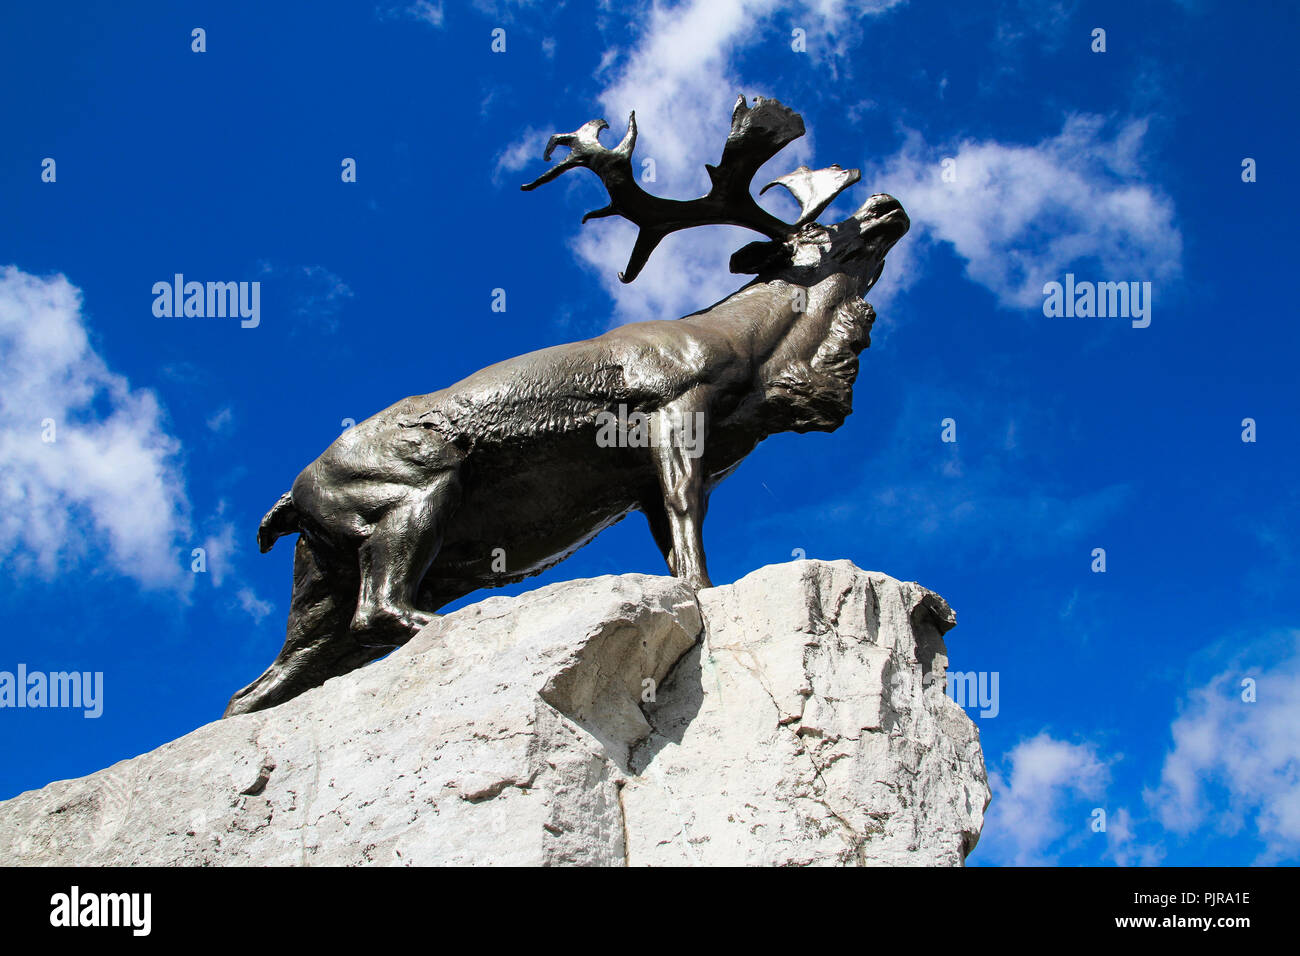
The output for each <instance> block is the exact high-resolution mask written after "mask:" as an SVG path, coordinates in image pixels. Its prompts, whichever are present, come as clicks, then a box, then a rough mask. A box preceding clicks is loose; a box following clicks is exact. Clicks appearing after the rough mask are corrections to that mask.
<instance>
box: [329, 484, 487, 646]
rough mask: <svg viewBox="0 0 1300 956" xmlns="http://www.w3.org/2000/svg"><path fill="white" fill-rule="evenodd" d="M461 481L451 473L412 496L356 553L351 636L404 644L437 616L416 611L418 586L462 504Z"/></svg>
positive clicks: (369, 641) (385, 518)
mask: <svg viewBox="0 0 1300 956" xmlns="http://www.w3.org/2000/svg"><path fill="white" fill-rule="evenodd" d="M460 497H461V486H460V476H459V474H458V472H457V470H456V469H454V468H448V469H447V470H445V471H443V472H441V473H440V474H438V476H437V477H435V478H434V479H433V480H432V481H431V482H429V484H428V485H427V486H426V487H423V488H418V489H411V490H410V494H409V495H408V496H407V497H406V498H405V499H403V500H402V501H401V502H400V503H398V504H396V505H394V506H393V507H392V508H390V509H389V510H388V511H387V513H385V514H384V516H383V517H382V518H381V519H380V520H379V521H377V522H375V525H374V527H373V528H371V530H370V533H369V535H368V536H367V538H366V540H365V541H364V542H363V543H362V545H361V547H360V548H359V549H358V552H357V558H358V566H359V571H360V577H361V580H360V590H359V594H358V597H357V606H356V613H355V615H354V616H353V618H352V625H351V633H352V636H353V638H354V639H355V640H357V641H359V642H361V643H364V644H376V645H386V646H387V647H389V648H390V649H391V648H393V647H397V646H400V645H402V644H405V643H406V642H407V641H408V640H410V639H411V637H413V636H414V635H415V633H416V632H417V631H419V630H420V628H422V627H424V626H425V625H426V624H428V623H430V622H431V621H433V620H434V618H435V617H436V615H434V614H431V613H430V612H428V611H423V610H420V609H419V608H418V607H417V606H416V599H417V595H418V593H419V590H420V584H421V582H422V581H423V580H424V576H425V574H427V573H428V570H429V566H430V565H431V564H433V559H434V558H435V557H436V556H437V554H438V549H439V547H441V545H442V535H443V532H444V531H445V530H446V528H447V522H448V520H449V519H450V517H451V515H452V513H453V512H454V511H455V509H456V507H457V505H459V504H460Z"/></svg>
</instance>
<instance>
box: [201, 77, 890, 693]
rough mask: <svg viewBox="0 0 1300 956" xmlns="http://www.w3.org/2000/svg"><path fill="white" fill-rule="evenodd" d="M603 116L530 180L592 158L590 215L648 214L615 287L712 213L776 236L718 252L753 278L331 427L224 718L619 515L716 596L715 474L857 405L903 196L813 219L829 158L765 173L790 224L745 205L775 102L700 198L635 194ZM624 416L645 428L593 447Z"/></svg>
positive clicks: (319, 674) (830, 190) (346, 661)
mask: <svg viewBox="0 0 1300 956" xmlns="http://www.w3.org/2000/svg"><path fill="white" fill-rule="evenodd" d="M605 125H606V124H605V123H604V121H601V120H594V121H592V122H591V123H588V124H586V125H585V126H584V127H582V128H581V129H579V130H578V131H577V132H575V133H570V134H564V135H559V136H555V137H552V139H551V143H550V144H549V145H548V147H547V151H546V156H547V158H548V159H549V158H550V154H551V152H552V150H553V149H554V148H555V147H556V146H557V145H558V146H568V147H569V149H570V152H569V155H568V156H567V157H566V158H565V159H564V160H563V161H562V162H560V163H559V164H557V165H556V166H554V167H552V168H551V169H550V170H548V171H547V172H546V173H545V174H543V175H542V176H541V177H540V178H539V179H538V180H536V181H534V182H533V183H530V184H528V185H527V186H525V187H524V188H525V189H531V188H535V187H536V186H538V185H541V184H542V183H545V182H549V181H550V180H551V179H554V178H555V177H556V176H557V175H559V174H560V173H562V172H564V171H565V170H566V169H569V168H573V167H576V166H585V167H587V168H590V169H592V170H594V171H595V172H596V173H597V174H598V175H599V176H600V177H601V179H602V181H603V182H604V184H605V186H606V188H607V190H608V192H609V194H610V199H611V202H610V205H609V206H608V207H606V208H604V209H601V210H598V211H597V212H595V213H589V214H588V216H587V217H585V218H591V217H593V216H605V215H614V214H617V215H622V216H624V217H626V218H628V219H630V220H631V221H633V222H635V223H636V224H637V225H639V226H640V234H639V236H638V240H637V243H636V245H635V247H634V249H633V252H632V257H631V260H630V261H629V263H628V268H627V270H625V272H624V273H622V274H621V276H620V277H621V278H622V279H623V280H624V281H628V282H630V281H632V280H633V279H634V278H635V277H636V275H637V273H638V272H639V271H640V269H641V267H642V266H643V265H644V264H645V261H646V259H647V258H648V257H649V255H650V253H651V252H652V251H653V249H654V247H655V245H656V244H657V243H658V242H659V240H660V239H662V238H663V236H665V235H667V234H668V233H670V232H672V231H675V230H677V229H682V228H686V227H688V226H691V225H702V224H707V223H731V224H736V225H744V226H749V227H750V228H752V229H755V230H756V231H758V232H761V233H763V234H765V235H766V236H767V237H768V238H767V240H765V241H760V242H756V243H751V244H750V245H749V246H746V247H745V248H744V249H742V250H740V251H739V252H738V253H736V254H735V255H734V256H733V257H732V271H735V272H742V273H751V274H755V275H756V278H754V279H753V281H751V282H750V283H749V284H747V285H746V286H744V287H743V288H742V289H740V290H739V291H737V292H736V293H734V294H733V295H731V296H729V297H727V298H726V299H724V300H722V301H721V302H718V303H717V304H715V305H713V306H712V307H710V308H707V309H704V310H702V311H700V312H697V313H695V314H693V315H690V316H687V317H685V318H682V319H676V320H669V321H652V322H641V323H636V324H632V325H625V326H621V327H619V328H616V329H613V330H612V331H610V332H607V333H605V334H604V335H601V336H599V337H597V338H594V339H589V340H587V341H583V342H574V343H570V344H565V345H557V346H554V347H552V348H546V349H542V350H540V351H537V352H531V353H528V354H526V355H521V356H518V357H517V358H512V359H508V360H507V361H504V362H500V363H498V364H496V365H492V366H490V367H488V368H485V369H483V370H482V371H480V372H476V373H475V374H473V375H471V376H469V377H468V378H466V379H464V380H463V381H461V382H457V383H456V384H454V385H451V386H449V387H447V388H445V389H442V390H441V391H437V392H432V393H430V394H428V395H419V396H413V397H411V398H406V399H403V400H402V401H400V402H398V403H397V404H395V405H392V406H390V407H389V408H386V409H384V410H383V411H381V412H379V413H378V414H376V415H374V416H372V417H371V418H369V419H367V420H365V421H364V422H362V423H360V424H358V425H356V426H354V427H353V428H350V429H349V430H347V431H346V432H344V433H343V434H342V435H341V436H340V437H339V438H338V439H337V440H336V441H335V442H334V443H333V444H332V445H331V446H330V447H329V448H328V449H326V451H325V452H324V453H323V454H322V455H321V456H320V457H319V458H318V459H316V461H314V462H313V463H312V464H311V465H309V466H308V467H307V468H306V469H304V470H303V472H302V473H301V474H300V475H299V476H298V478H297V480H295V481H294V483H293V487H292V489H291V490H290V491H289V492H288V493H287V494H285V495H284V496H282V497H281V499H280V501H279V502H278V503H277V504H276V505H275V507H274V508H272V509H271V511H270V512H269V513H268V514H267V515H266V517H265V518H264V519H263V520H262V524H261V527H260V528H259V531H258V543H259V546H260V548H261V550H263V551H267V550H269V549H270V548H271V546H272V545H273V544H274V542H275V540H276V539H277V538H278V537H280V536H282V535H285V534H290V533H297V534H298V536H299V537H298V542H297V550H296V552H295V558H294V586H293V597H292V603H291V607H290V613H289V620H288V626H287V637H286V641H285V644H284V647H283V649H282V650H281V651H280V654H279V656H278V657H277V658H276V660H275V661H274V663H272V665H271V667H270V668H268V669H267V671H266V672H265V673H264V674H263V675H262V676H261V677H259V678H258V679H257V680H256V681H254V682H253V683H252V684H250V685H249V686H248V687H246V688H244V689H243V690H241V691H240V692H239V693H237V694H236V695H235V696H234V697H233V698H232V699H231V701H230V705H229V707H228V708H227V711H226V714H227V716H229V715H231V714H237V713H244V712H248V711H253V710H258V709H261V708H264V707H269V706H273V705H274V704H277V703H280V702H282V701H284V700H287V699H289V698H291V697H293V696H296V695H297V694H299V693H301V692H302V691H304V690H307V689H309V688H311V687H314V686H317V685H319V684H320V683H322V682H323V681H325V680H326V679H328V678H329V677H332V676H335V675H337V674H341V673H344V672H346V671H348V670H351V669H353V668H355V667H358V666H360V665H362V664H364V663H367V662H368V661H371V660H374V659H375V658H377V657H379V656H382V655H383V654H386V653H388V652H389V651H390V650H392V649H393V648H395V647H397V646H400V645H401V644H403V643H405V641H407V640H409V639H410V637H411V636H412V635H413V634H414V633H415V632H416V631H418V630H419V629H420V628H421V627H422V626H424V625H425V624H427V623H428V622H429V621H430V620H432V619H433V616H434V615H433V612H434V611H436V610H437V609H438V608H440V607H443V606H444V605H446V604H448V603H450V602H451V601H454V600H456V599H457V598H459V597H462V596H463V595H466V594H469V593H470V592H472V591H475V590H478V589H479V588H488V587H496V586H500V585H502V584H506V583H510V582H514V581H518V580H521V579H523V578H525V577H527V576H529V575H533V574H537V573H539V572H541V571H543V570H545V569H546V568H549V567H551V566H553V565H554V564H556V563H558V562H559V561H562V560H563V559H564V558H566V557H568V556H569V555H570V554H572V553H573V552H574V551H576V550H577V549H578V548H580V547H582V546H583V545H585V544H586V543H587V542H589V541H590V540H591V539H592V538H594V537H595V536H596V535H597V534H599V533H600V532H601V531H602V530H603V529H605V528H607V527H609V526H610V525H612V524H614V523H615V522H617V521H619V520H621V519H622V518H624V517H625V516H626V515H627V514H629V513H630V512H632V511H641V512H642V513H643V514H644V515H645V516H646V519H647V522H648V524H649V527H650V531H651V534H652V535H653V537H654V540H655V542H656V544H657V545H658V547H659V549H660V551H661V552H662V553H663V556H664V559H665V561H666V563H667V565H668V568H669V570H670V572H671V573H672V574H674V575H675V576H677V577H679V578H682V579H684V580H685V581H687V582H688V583H689V584H690V585H692V586H693V587H695V588H697V589H698V588H707V587H710V586H711V584H710V581H709V575H708V570H707V565H706V561H705V553H704V542H703V537H702V526H703V522H704V515H705V512H706V510H707V506H708V500H709V495H710V493H711V492H712V490H713V489H714V487H716V486H717V484H718V483H719V482H721V481H722V479H724V478H725V477H727V476H728V475H729V474H731V472H732V471H734V470H735V469H736V467H737V466H738V465H739V464H740V462H741V461H742V460H743V459H744V457H745V456H746V455H747V454H749V452H750V451H752V450H753V449H754V447H755V446H756V445H757V444H758V442H759V441H761V440H762V439H763V438H765V437H767V436H768V435H771V434H774V433H776V432H780V431H796V432H804V431H811V430H818V431H832V430H834V429H835V428H837V427H838V426H839V425H840V424H841V423H842V422H843V421H844V418H845V416H847V415H848V414H849V413H850V412H851V411H852V385H853V382H854V379H855V377H856V375H857V371H858V353H859V352H861V350H862V349H863V348H865V347H866V346H867V345H868V344H869V341H870V338H869V336H870V330H871V324H872V321H873V319H874V313H873V311H872V309H871V306H869V305H868V304H867V303H866V302H865V301H864V300H863V299H862V295H864V294H865V293H866V291H867V290H869V289H870V288H871V286H872V285H874V284H875V282H876V280H877V279H878V278H879V276H880V273H881V269H882V268H883V265H884V258H885V254H886V253H887V252H888V251H889V249H890V248H891V247H892V246H893V245H894V243H895V242H897V241H898V239H899V238H901V237H902V236H903V234H904V233H906V231H907V229H908V219H907V216H906V214H905V213H904V212H903V209H902V207H901V205H900V204H899V203H898V201H897V200H895V199H894V198H892V197H890V196H885V195H875V196H872V197H871V198H870V199H868V200H867V202H866V203H864V204H863V205H862V206H861V208H859V209H858V210H857V211H856V212H855V213H853V215H851V216H850V217H848V218H847V219H845V220H843V221H842V222H839V223H835V224H833V225H830V226H823V225H821V224H819V223H817V222H815V221H814V220H815V217H816V216H817V215H818V214H819V213H820V212H821V211H822V210H823V209H825V207H826V206H827V205H828V204H829V203H830V201H831V199H833V198H834V196H835V195H836V194H838V193H839V192H840V191H842V190H843V189H845V188H847V187H848V186H849V185H852V184H853V183H855V182H856V181H857V179H858V172H857V170H842V169H840V168H839V167H837V166H832V167H830V168H829V169H825V170H817V171H810V170H808V169H806V168H800V169H799V170H797V171H796V172H794V173H791V174H790V175H788V176H785V177H782V178H781V179H779V180H776V183H779V184H781V185H783V186H785V187H787V188H788V189H789V190H790V191H791V193H793V194H794V196H795V198H796V199H798V200H799V201H800V204H801V206H802V210H803V211H802V213H801V215H800V217H799V219H798V220H797V221H796V222H795V223H793V224H787V223H784V222H781V221H780V220H778V219H776V218H775V217H773V216H771V215H770V214H769V213H767V212H766V211H765V210H763V209H762V208H761V207H759V206H758V204H757V203H756V202H755V201H754V199H753V197H752V196H751V195H750V192H749V188H750V186H749V184H750V181H751V179H752V178H753V175H754V173H755V172H756V171H757V170H758V168H759V166H761V165H762V164H763V163H764V162H766V160H767V159H769V158H770V157H771V156H772V155H775V153H776V152H777V150H779V149H780V148H781V147H783V146H784V145H786V143H788V142H789V141H790V140H792V139H794V138H795V137H797V136H800V135H802V134H803V132H804V130H803V123H802V120H800V118H799V116H798V115H797V114H795V113H793V112H792V111H791V110H789V109H788V108H786V107H784V106H782V105H781V104H780V103H778V102H777V101H775V100H763V99H759V100H757V101H756V103H755V105H754V106H753V107H752V108H751V107H748V106H747V105H746V104H745V101H744V98H743V97H742V98H741V99H740V100H739V101H738V102H737V104H736V109H735V111H734V113H733V116H732V130H731V135H730V136H729V137H728V140H727V145H726V148H725V149H724V151H723V157H722V161H721V162H720V163H719V165H718V166H717V167H709V172H710V176H711V179H712V182H713V189H711V191H710V193H709V194H708V195H707V196H705V197H702V198H701V199H698V200H691V201H677V200H665V199H660V198H658V197H654V196H650V195H648V194H646V193H644V192H643V191H642V190H641V189H640V187H639V186H637V185H636V183H635V180H634V178H633V176H632V171H631V162H630V160H631V152H632V146H633V145H634V144H635V139H636V126H635V115H634V116H633V117H631V118H630V119H629V128H628V134H627V136H626V137H625V138H624V140H623V142H622V143H620V144H619V146H618V147H616V148H614V149H606V148H605V147H603V146H602V145H601V144H600V142H599V139H598V134H599V132H600V130H601V129H604V128H605ZM769 185H771V184H769ZM584 221H585V219H584ZM628 409H631V410H634V412H635V413H636V414H637V415H638V416H640V419H641V420H642V421H643V422H644V423H645V425H646V426H647V431H648V435H647V436H646V437H648V441H645V442H614V443H611V442H609V441H608V440H601V438H602V429H605V430H606V431H607V428H608V422H609V420H610V418H611V416H614V415H619V416H623V415H625V413H626V411H627V410H628ZM688 433H689V436H688ZM688 437H689V438H690V440H687V438H688Z"/></svg>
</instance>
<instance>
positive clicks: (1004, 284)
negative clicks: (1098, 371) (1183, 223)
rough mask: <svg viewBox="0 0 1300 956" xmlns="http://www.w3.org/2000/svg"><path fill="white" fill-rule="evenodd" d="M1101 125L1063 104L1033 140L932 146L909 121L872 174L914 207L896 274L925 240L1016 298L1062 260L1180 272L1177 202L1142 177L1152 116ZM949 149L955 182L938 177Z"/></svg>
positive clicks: (1033, 291)
mask: <svg viewBox="0 0 1300 956" xmlns="http://www.w3.org/2000/svg"><path fill="white" fill-rule="evenodd" d="M1107 129H1108V124H1107V122H1106V121H1105V120H1104V119H1103V118H1101V117H1097V116H1070V117H1068V118H1067V119H1066V121H1065V123H1064V125H1063V127H1062V129H1061V132H1060V133H1059V134H1057V135H1055V136H1052V137H1049V138H1047V139H1044V140H1042V141H1041V142H1039V143H1038V144H1036V145H1033V146H1024V145H1016V144H1007V143H1000V142H996V141H991V140H981V141H974V140H963V141H961V142H959V143H956V144H953V145H948V146H942V147H934V146H929V145H927V144H926V143H925V142H924V141H923V140H922V138H921V136H920V134H919V133H915V132H912V133H910V134H909V136H908V139H907V142H906V143H905V144H904V146H903V148H902V149H901V150H900V151H899V152H898V153H897V154H896V155H895V156H893V157H892V158H890V159H889V160H887V161H886V162H885V163H883V164H882V166H881V168H880V169H878V170H876V171H874V172H872V173H871V174H870V177H869V178H870V180H871V182H872V184H873V188H878V189H881V190H884V191H885V192H889V193H892V194H893V195H895V196H898V197H899V198H900V199H901V200H902V202H903V205H904V206H906V207H907V212H908V215H909V216H911V218H912V223H913V236H912V238H911V240H910V241H909V242H908V243H906V244H904V245H905V246H906V249H905V250H904V252H903V256H904V257H905V265H904V267H903V268H901V269H899V268H895V269H894V270H893V271H892V275H893V277H894V278H893V280H892V281H893V283H894V284H895V286H897V285H898V283H899V282H900V281H906V280H909V279H910V280H911V281H914V280H915V277H916V274H917V272H918V271H919V270H918V268H917V267H918V265H919V263H918V262H917V259H918V253H919V249H918V247H919V246H920V244H921V243H923V242H925V241H929V242H947V243H951V244H952V246H953V249H954V250H955V251H956V253H957V254H958V255H959V256H960V257H961V258H963V259H964V260H966V275H967V277H968V278H970V279H971V281H973V282H976V283H978V284H979V285H982V286H984V287H985V288H987V289H989V290H990V291H992V292H993V293H994V294H995V295H996V296H997V298H998V300H999V301H1000V302H1001V303H1002V304H1003V305H1005V306H1009V307H1013V308H1031V307H1038V306H1041V304H1042V301H1043V284H1044V283H1045V282H1048V281H1051V280H1053V279H1060V278H1061V277H1062V276H1063V275H1064V273H1065V272H1067V271H1076V272H1077V271H1079V270H1084V271H1086V272H1088V274H1087V275H1081V276H1080V277H1081V278H1094V279H1096V280H1099V281H1101V280H1105V281H1124V280H1138V281H1150V282H1153V283H1160V282H1161V281H1164V280H1168V279H1172V278H1174V277H1176V276H1177V275H1178V273H1179V271H1180V262H1181V258H1182V235H1181V233H1180V232H1179V230H1178V227H1177V225H1176V222H1175V216H1174V206H1173V202H1172V201H1171V200H1170V199H1169V197H1168V196H1166V195H1165V194H1164V193H1163V192H1161V191H1160V190H1159V189H1158V188H1156V187H1155V186H1152V185H1150V184H1148V183H1145V182H1143V181H1142V178H1141V172H1140V170H1141V167H1140V164H1139V161H1138V157H1139V153H1140V151H1141V148H1142V143H1143V139H1144V137H1145V135H1146V131H1147V124H1146V122H1145V121H1144V120H1130V121H1128V122H1127V123H1124V124H1122V125H1120V126H1119V128H1118V130H1117V131H1116V132H1114V134H1113V135H1110V136H1108V135H1107ZM947 158H951V159H953V160H955V167H953V168H954V170H955V175H956V180H955V182H944V181H943V179H942V176H941V170H942V167H941V162H942V160H943V159H947ZM894 259H895V261H894V263H893V264H894V265H895V266H898V265H899V257H897V256H895V257H894ZM1093 268H1095V269H1096V270H1098V272H1097V273H1096V274H1095V275H1094V274H1092V269H1093ZM1159 294H1160V292H1159V288H1158V286H1157V288H1156V291H1155V295H1157V296H1159Z"/></svg>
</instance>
